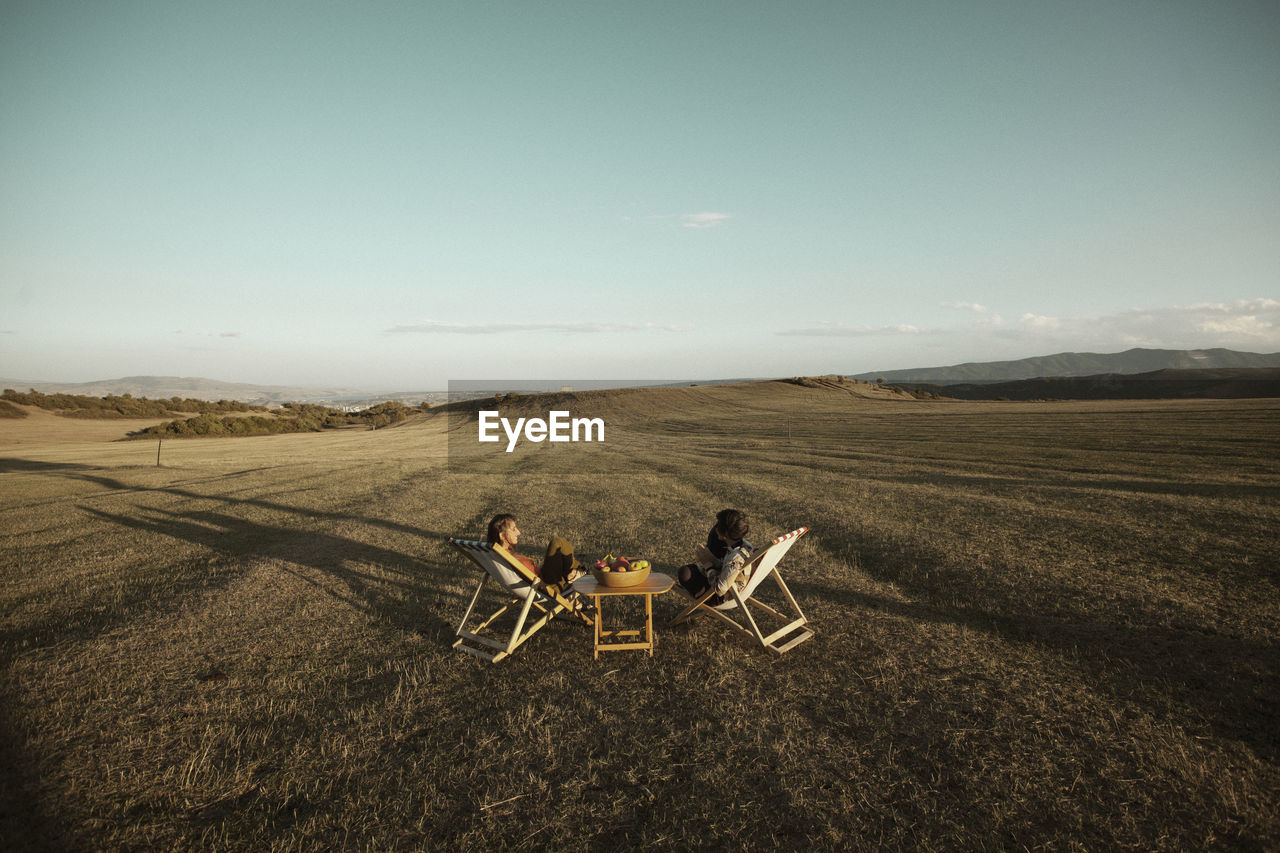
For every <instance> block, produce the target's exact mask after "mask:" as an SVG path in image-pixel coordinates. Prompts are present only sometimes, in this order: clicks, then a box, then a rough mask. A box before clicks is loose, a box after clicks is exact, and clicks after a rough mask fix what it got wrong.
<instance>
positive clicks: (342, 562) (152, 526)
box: [85, 499, 450, 632]
mask: <svg viewBox="0 0 1280 853" xmlns="http://www.w3.org/2000/svg"><path fill="white" fill-rule="evenodd" d="M224 500H225V499H224ZM85 511H86V512H88V513H90V514H92V515H93V516H95V517H97V518H99V519H102V520H104V521H108V522H111V523H113V524H117V525H120V526H122V527H129V528H132V529H135V530H139V531H142V532H144V533H148V534H153V535H161V536H169V537H172V538H175V539H183V540H185V541H187V542H191V543H193V544H196V545H200V546H202V547H204V548H208V549H209V550H210V551H213V552H215V553H221V554H224V555H226V556H230V557H235V558H250V557H268V558H277V559H281V560H285V561H287V562H291V563H295V564H297V565H301V566H305V567H307V568H310V569H314V570H315V571H317V572H319V573H322V574H326V575H328V576H330V577H332V578H334V579H335V580H337V581H339V582H341V584H342V586H343V587H344V588H345V590H346V594H343V593H342V592H339V591H336V590H334V589H331V588H328V587H324V586H322V585H320V584H318V583H316V582H315V581H314V580H312V579H310V578H306V577H304V576H303V575H301V574H299V573H297V572H293V574H294V575H295V576H296V577H299V578H302V579H303V580H305V581H307V582H308V583H310V584H312V585H314V586H316V587H317V588H318V589H322V590H324V591H325V592H326V593H327V594H329V595H331V596H333V597H334V598H336V599H338V600H339V601H342V602H343V603H345V604H347V605H349V606H351V607H354V608H356V609H357V610H360V611H362V612H364V613H367V614H369V615H371V616H374V617H376V618H378V619H380V620H385V621H387V622H389V623H390V624H392V625H394V626H395V627H397V628H399V629H401V630H405V631H419V630H422V629H423V627H424V624H425V626H426V627H427V628H428V629H429V630H430V631H432V632H441V631H445V630H448V629H449V628H450V626H449V625H448V623H447V621H445V620H444V619H442V618H440V617H438V616H436V615H435V614H433V613H431V612H429V611H427V610H426V609H424V607H423V606H422V604H421V602H423V601H425V600H427V599H428V598H438V597H439V595H440V589H439V587H438V586H437V585H435V584H429V583H427V581H426V580H424V579H418V576H419V575H421V574H422V568H423V566H424V564H423V562H422V561H421V560H419V559H417V558H414V557H410V556H407V555H405V554H401V553H399V552H398V551H392V550H389V549H386V548H381V547H379V546H377V545H370V544H368V543H365V542H359V541H357V540H354V539H349V538H347V537H345V536H337V535H334V534H332V533H326V532H324V531H322V530H306V529H299V528H291V527H278V526H273V525H267V524H259V523H257V522H253V521H248V520H246V519H243V518H238V517H236V516H234V515H228V514H225V513H219V512H208V511H201V512H192V513H179V512H171V511H168V510H159V509H149V510H146V512H147V515H148V516H149V517H140V516H130V515H119V514H114V513H109V512H104V511H102V510H97V509H92V508H86V509H85ZM428 535H430V536H432V537H435V538H443V537H440V536H439V534H434V533H432V534H428ZM361 565H376V566H379V567H381V568H383V569H385V570H387V571H388V573H389V575H390V576H380V575H377V574H373V573H370V572H369V571H366V570H364V569H362V568H360V566H361ZM240 574H242V573H225V575H224V577H223V578H222V584H221V585H223V586H225V585H226V584H227V583H229V582H230V580H231V578H232V577H238V576H239V575H240ZM395 591H398V592H400V593H402V595H394V594H392V593H393V592H395Z"/></svg>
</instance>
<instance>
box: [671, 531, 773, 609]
mask: <svg viewBox="0 0 1280 853" xmlns="http://www.w3.org/2000/svg"><path fill="white" fill-rule="evenodd" d="M749 531H750V526H749V525H748V524H747V516H746V515H745V514H743V513H742V512H739V511H738V510H736V509H722V510H720V511H719V512H718V513H716V523H715V525H714V526H713V527H712V528H711V532H710V533H709V534H708V535H707V544H706V545H699V546H698V549H697V551H696V553H695V557H696V559H697V562H696V563H690V564H689V565H687V566H681V567H680V571H679V574H678V577H679V579H680V585H681V586H682V587H684V588H685V590H687V591H688V593H689V594H690V595H692V596H693V597H694V598H697V597H698V596H700V595H702V593H704V592H706V591H707V589H708V588H709V587H713V586H714V587H715V595H713V596H711V598H710V599H708V602H709V603H710V604H713V605H715V604H719V603H721V602H722V601H724V596H725V593H727V592H728V591H729V587H730V586H731V585H732V584H733V582H734V581H735V580H737V578H738V575H739V574H740V573H741V572H742V570H743V569H744V568H746V566H747V564H748V563H750V562H751V552H752V551H753V550H754V549H755V546H753V545H752V544H751V543H750V542H748V541H747V533H748V532H749Z"/></svg>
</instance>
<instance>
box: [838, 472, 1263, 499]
mask: <svg viewBox="0 0 1280 853" xmlns="http://www.w3.org/2000/svg"><path fill="white" fill-rule="evenodd" d="M1046 475H1047V476H1046V477H1045V478H1044V479H1036V478H1034V477H1005V476H990V477H983V476H978V475H973V474H948V473H943V472H939V471H937V470H930V471H928V472H927V473H920V474H898V473H895V474H884V473H871V474H865V475H863V476H865V478H866V479H868V480H877V481H881V482H891V483H902V484H904V485H908V486H929V487H931V488H932V487H943V486H954V487H958V488H963V489H972V490H977V491H1000V490H1009V489H1014V490H1017V489H1048V490H1054V491H1072V490H1080V491H1088V492H1107V493H1125V492H1133V493H1136V494H1144V495H1167V496H1170V497H1198V498H1239V497H1254V498H1271V499H1277V498H1280V486H1262V485H1251V484H1248V483H1201V482H1186V483H1178V482H1171V481H1169V480H1135V479H1117V478H1114V477H1111V476H1108V475H1104V474H1099V475H1098V476H1097V477H1067V476H1063V474H1062V471H1061V470H1059V469H1046Z"/></svg>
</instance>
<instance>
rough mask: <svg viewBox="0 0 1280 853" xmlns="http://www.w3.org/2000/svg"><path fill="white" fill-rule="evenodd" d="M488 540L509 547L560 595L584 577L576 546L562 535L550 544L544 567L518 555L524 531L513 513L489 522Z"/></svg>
mask: <svg viewBox="0 0 1280 853" xmlns="http://www.w3.org/2000/svg"><path fill="white" fill-rule="evenodd" d="M485 539H486V541H488V543H489V544H490V545H501V546H502V547H503V548H505V549H506V550H507V551H508V552H509V553H510V554H511V556H513V557H515V558H516V559H517V560H519V561H520V562H522V563H524V564H525V565H526V566H528V567H529V571H531V572H533V573H534V574H535V575H537V576H538V577H540V578H542V580H543V582H544V583H545V584H547V586H548V587H554V591H555V592H560V591H561V590H562V589H564V588H565V587H567V586H568V585H569V584H571V583H573V582H574V581H575V580H577V579H578V578H579V577H581V576H582V574H583V569H582V567H581V565H580V564H579V563H578V561H577V559H576V558H575V557H574V556H573V546H572V545H571V544H569V543H568V542H566V541H565V540H564V539H561V538H560V537H559V536H552V537H551V540H550V541H549V542H547V553H546V555H545V556H544V557H543V558H542V565H541V566H539V565H538V564H537V563H535V562H534V561H533V560H531V559H529V558H528V557H526V556H524V555H523V554H520V553H517V552H516V545H518V544H519V543H520V528H519V526H517V525H516V517H515V516H514V515H511V514H510V513H506V512H502V513H498V514H497V515H495V516H494V517H493V518H492V520H490V521H489V531H488V533H487V534H485Z"/></svg>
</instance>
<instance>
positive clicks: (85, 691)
mask: <svg viewBox="0 0 1280 853" xmlns="http://www.w3.org/2000/svg"><path fill="white" fill-rule="evenodd" d="M544 402H545V401H540V400H537V399H529V398H526V399H522V400H521V401H519V405H520V406H523V407H526V408H527V409H528V410H529V411H534V410H536V409H537V408H538V407H539V406H541V405H543V403H544ZM561 402H562V403H564V404H566V405H576V404H577V403H579V402H581V405H583V406H584V407H589V408H591V410H592V411H599V412H602V413H603V415H604V416H605V417H606V420H607V421H608V423H609V429H610V432H609V435H608V436H607V438H608V440H607V441H606V442H605V443H603V444H599V445H574V446H572V447H556V448H551V447H548V446H522V448H521V449H520V450H518V451H517V453H515V454H512V455H511V457H510V458H509V459H504V460H502V465H501V468H500V470H492V469H491V468H489V467H486V466H485V465H481V464H480V463H479V461H478V460H476V459H471V458H465V457H463V456H460V455H458V454H457V453H456V452H455V455H454V457H453V459H452V461H453V464H452V465H450V464H449V462H450V458H449V455H448V451H449V443H448V438H447V437H448V433H449V428H450V426H453V427H454V428H455V429H456V430H465V429H466V428H467V427H466V424H465V423H463V424H462V425H461V426H459V424H458V422H456V421H455V422H454V423H453V424H450V422H449V419H448V418H447V417H446V416H445V415H444V414H443V413H432V414H425V415H418V416H415V417H414V418H413V419H411V420H410V421H408V422H406V423H403V424H401V425H399V426H396V427H393V428H388V429H382V430H376V431H362V430H361V431H357V430H341V431H333V432H326V433H320V434H301V435H282V436H271V437H262V438H235V439H192V440H184V441H177V440H166V441H165V442H164V444H163V446H162V447H161V448H160V449H161V465H160V466H157V465H156V450H157V446H156V443H155V442H154V441H131V442H118V441H114V440H113V439H115V438H119V437H121V436H123V435H124V433H125V432H126V431H128V430H132V429H136V428H138V426H139V424H132V423H122V422H119V421H116V422H85V421H71V420H68V419H63V418H58V417H57V416H55V415H52V414H49V413H44V412H38V411H34V410H32V411H31V412H30V416H29V417H27V418H25V419H20V420H0V484H2V486H0V518H2V519H3V524H0V537H2V538H0V543H2V544H0V573H2V574H0V577H2V579H3V585H2V586H0V601H2V602H3V606H2V607H0V614H3V615H2V622H0V626H2V630H3V642H2V645H0V664H2V666H3V680H2V682H0V691H2V695H0V709H2V710H0V714H2V715H3V719H0V766H4V767H6V768H7V769H6V771H5V774H4V779H3V788H2V789H0V838H4V839H6V843H5V846H6V848H7V849H14V850H26V849H31V850H40V849H54V850H65V849H70V850H99V849H112V850H114V849H166V850H169V849H178V850H183V849H191V850H224V849H237V850H280V851H285V850H321V849H335V848H339V849H355V850H365V849H368V850H388V849H397V850H399V849H403V850H417V849H426V850H454V849H473V850H492V849H546V848H552V849H560V848H565V849H588V848H590V849H633V848H636V847H640V846H645V847H653V848H657V849H673V850H674V849H688V848H690V847H694V846H699V847H702V846H707V847H713V848H717V849H776V848H787V849H812V848H817V849H833V850H834V849H850V848H853V849H873V848H879V847H884V846H888V847H898V848H901V847H909V848H913V849H917V848H918V849H937V850H951V849H958V848H959V849H1010V848H1015V849H1021V848H1028V849H1041V848H1048V849H1066V850H1073V849H1078V850H1099V849H1113V848H1125V849H1140V850H1152V849H1168V850H1184V849H1205V848H1207V849H1246V850H1250V849H1256V850H1274V849H1276V848H1277V847H1278V846H1280V817H1277V815H1280V750H1278V746H1280V737H1278V735H1277V732H1280V710H1278V709H1280V654H1277V652H1278V643H1280V593H1278V590H1277V585H1278V580H1277V579H1278V576H1280V572H1278V561H1277V551H1278V550H1280V549H1277V535H1276V531H1277V530H1280V501H1278V500H1277V498H1278V497H1280V400H1240V401H1197V400H1186V401H1176V402H1172V401H1171V402H1159V401H1142V402H1124V401H1117V402H1106V403H1098V402H1061V403H957V402H950V401H927V402H926V401H911V400H907V399H901V398H899V397H897V396H895V395H894V394H892V393H891V392H887V391H858V392H857V393H855V392H854V390H851V389H850V388H847V387H843V386H841V385H840V384H839V383H823V382H815V383H812V384H810V385H802V384H794V383H752V384H744V385H736V386H713V387H706V388H680V389H667V390H656V391H636V392H630V393H620V394H613V395H610V394H608V393H603V394H599V395H597V396H595V397H589V395H583V397H582V398H581V400H579V399H578V398H576V397H574V396H573V395H570V396H569V397H567V398H561ZM148 423H150V422H148ZM460 435H461V434H460V433H455V441H456V440H457V439H458V437H459V436H460ZM455 450H456V446H455ZM725 506H734V507H738V508H740V509H743V510H745V511H746V512H747V513H748V514H749V516H750V518H751V521H752V528H753V532H752V536H751V538H752V539H753V540H754V541H755V542H756V543H757V544H759V543H761V542H762V541H767V540H768V538H770V537H772V536H776V535H779V534H781V533H784V532H786V531H788V530H791V529H792V528H794V527H797V526H800V525H809V526H811V527H812V532H811V533H809V534H808V535H807V536H805V537H804V538H802V539H801V540H800V541H799V543H798V544H797V545H796V547H795V548H794V549H793V550H792V551H791V553H790V554H789V555H788V556H787V558H786V559H785V560H784V561H783V563H782V565H781V569H782V571H783V574H784V576H785V577H786V579H787V581H788V584H789V585H790V588H791V590H792V591H793V592H794V593H795V595H796V598H797V600H798V602H799V604H800V606H801V607H802V608H803V609H804V612H805V614H806V615H807V616H808V617H809V619H810V620H811V623H812V626H813V627H814V629H815V631H816V632H817V634H816V636H815V638H814V639H812V640H811V641H809V642H807V643H804V644H802V645H800V646H799V647H797V648H796V649H794V650H793V651H791V652H790V653H788V654H787V655H786V656H784V657H781V658H774V657H772V656H769V655H767V654H765V653H764V652H762V651H760V650H758V649H752V648H750V647H749V646H748V645H747V644H745V643H744V642H741V641H740V640H738V639H736V638H735V637H733V636H731V635H730V633H729V632H728V631H726V630H724V629H723V628H722V627H721V626H719V625H717V624H714V623H712V622H711V621H710V620H707V619H703V620H701V621H697V622H695V623H694V624H693V625H692V626H679V627H676V628H668V627H667V626H666V624H665V623H666V620H667V619H668V618H670V617H671V616H673V615H674V614H675V613H676V612H677V608H678V604H677V599H676V597H675V595H674V594H672V595H668V596H664V597H661V598H659V599H658V601H657V602H656V604H655V609H656V611H657V617H658V624H659V627H658V645H657V649H656V653H655V655H654V656H653V657H652V658H650V657H647V656H644V655H643V654H639V653H621V652H620V653H614V654H610V655H604V656H602V658H601V660H599V661H594V660H592V655H591V634H590V631H589V629H587V628H585V627H584V626H581V625H576V624H573V623H571V622H569V621H568V620H557V621H555V622H553V623H551V624H550V625H549V626H548V627H547V628H546V629H545V630H543V631H541V632H540V633H539V634H538V635H536V636H535V637H534V638H533V639H532V640H531V641H530V642H529V643H528V644H527V645H526V646H524V647H522V648H521V649H520V650H519V651H517V652H516V653H515V655H514V656H512V657H511V658H510V659H508V660H505V661H502V662H501V663H499V664H496V665H491V664H487V663H484V662H482V661H479V660H477V659H475V658H473V657H470V656H467V655H463V654H461V653H459V652H457V651H455V650H453V649H452V648H451V647H450V645H451V642H452V639H453V632H454V629H455V627H456V624H457V620H458V619H459V618H461V616H462V613H463V611H464V610H465V608H466V605H467V602H468V600H469V598H470V595H471V592H472V590H473V589H474V586H475V584H476V582H477V581H478V579H479V574H478V571H477V570H476V569H475V568H474V567H473V566H471V565H470V564H469V563H467V562H466V561H464V560H463V558H462V557H461V556H460V555H458V554H457V553H456V552H455V551H453V550H452V549H450V548H449V547H447V546H446V544H445V541H444V540H445V538H446V537H447V536H450V535H462V536H470V537H479V536H480V535H481V533H482V531H483V525H484V522H485V521H486V520H487V519H488V518H489V517H490V516H491V515H492V514H494V513H496V512H499V511H509V512H513V513H515V514H516V515H517V516H518V517H519V519H520V527H521V529H522V530H523V531H524V533H525V541H524V543H523V546H522V549H521V550H522V551H524V553H527V554H529V555H531V556H537V554H538V546H539V544H540V543H539V540H543V541H545V538H546V537H547V536H549V535H552V534H559V535H561V536H564V537H565V538H568V539H569V540H570V541H572V542H574V543H575V545H576V546H577V549H578V551H579V554H580V556H581V557H584V558H589V559H591V560H594V559H596V558H597V557H600V556H603V555H604V554H605V553H606V552H613V553H615V554H616V553H626V554H628V555H634V556H639V557H645V558H647V559H650V560H651V561H653V563H654V564H655V571H660V572H661V571H667V572H669V573H670V572H671V571H673V570H674V568H675V567H676V566H678V565H679V564H680V563H683V562H686V561H687V559H688V556H689V555H690V553H691V551H692V548H693V546H694V545H695V544H696V543H697V542H699V541H702V540H703V538H704V537H705V536H706V533H707V528H708V527H709V526H710V524H711V521H712V520H713V516H714V513H715V511H716V510H718V509H720V508H722V507H725ZM766 589H767V587H766ZM486 595H487V596H488V597H487V598H486V599H485V600H486V601H487V602H491V606H490V608H489V609H493V607H495V606H496V604H497V601H498V597H497V596H496V594H495V593H493V592H492V588H491V591H490V592H489V593H487V594H486Z"/></svg>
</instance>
